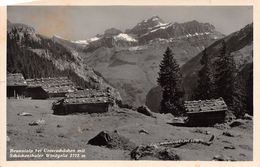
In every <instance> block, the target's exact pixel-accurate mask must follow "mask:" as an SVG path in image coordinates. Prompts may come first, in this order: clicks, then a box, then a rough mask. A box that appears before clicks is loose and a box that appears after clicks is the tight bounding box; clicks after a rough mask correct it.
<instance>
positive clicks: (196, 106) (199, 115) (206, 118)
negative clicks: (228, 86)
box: [184, 98, 228, 126]
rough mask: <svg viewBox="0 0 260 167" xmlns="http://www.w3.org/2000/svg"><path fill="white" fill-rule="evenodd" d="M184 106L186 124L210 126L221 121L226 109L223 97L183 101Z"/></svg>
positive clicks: (223, 118) (223, 119)
mask: <svg viewBox="0 0 260 167" xmlns="http://www.w3.org/2000/svg"><path fill="white" fill-rule="evenodd" d="M184 106H185V110H186V113H187V116H188V119H187V122H186V123H187V125H188V126H212V125H214V124H216V123H223V122H224V121H225V116H226V111H227V110H228V107H227V105H226V103H225V101H224V100H223V98H219V99H211V100H198V101H185V104H184Z"/></svg>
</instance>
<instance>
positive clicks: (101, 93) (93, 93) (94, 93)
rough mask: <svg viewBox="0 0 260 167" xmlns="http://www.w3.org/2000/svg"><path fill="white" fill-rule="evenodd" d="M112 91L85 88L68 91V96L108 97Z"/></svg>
mask: <svg viewBox="0 0 260 167" xmlns="http://www.w3.org/2000/svg"><path fill="white" fill-rule="evenodd" d="M109 94H110V92H109V91H108V90H96V89H84V90H77V91H75V92H71V93H67V94H66V97H68V98H91V97H107V96H109Z"/></svg>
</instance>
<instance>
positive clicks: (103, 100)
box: [52, 89, 115, 115]
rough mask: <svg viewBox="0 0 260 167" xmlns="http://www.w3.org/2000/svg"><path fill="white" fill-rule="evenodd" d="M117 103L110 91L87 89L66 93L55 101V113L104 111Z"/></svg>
mask: <svg viewBox="0 0 260 167" xmlns="http://www.w3.org/2000/svg"><path fill="white" fill-rule="evenodd" d="M114 104H115V101H114V98H112V97H111V96H110V93H109V91H106V90H95V89H86V90H80V91H76V92H71V93H68V94H66V97H65V98H64V99H61V100H59V101H57V102H55V103H53V108H52V109H53V111H54V114H57V115H64V114H71V113H104V112H108V111H110V109H111V107H112V106H113V105H114Z"/></svg>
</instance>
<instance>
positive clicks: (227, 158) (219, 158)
mask: <svg viewBox="0 0 260 167" xmlns="http://www.w3.org/2000/svg"><path fill="white" fill-rule="evenodd" d="M213 160H215V161H235V159H234V158H233V157H231V156H226V155H222V154H221V155H216V156H214V157H213Z"/></svg>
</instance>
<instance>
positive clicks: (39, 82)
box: [26, 77, 76, 93]
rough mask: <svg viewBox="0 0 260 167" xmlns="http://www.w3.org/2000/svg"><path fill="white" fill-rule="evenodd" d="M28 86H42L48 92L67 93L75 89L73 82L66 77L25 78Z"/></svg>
mask: <svg viewBox="0 0 260 167" xmlns="http://www.w3.org/2000/svg"><path fill="white" fill-rule="evenodd" d="M26 82H27V83H28V87H29V88H33V87H42V89H43V90H45V91H46V92H48V93H68V92H74V91H76V87H75V85H74V83H73V82H72V81H71V80H69V79H68V78H67V77H56V78H34V79H27V80H26Z"/></svg>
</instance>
